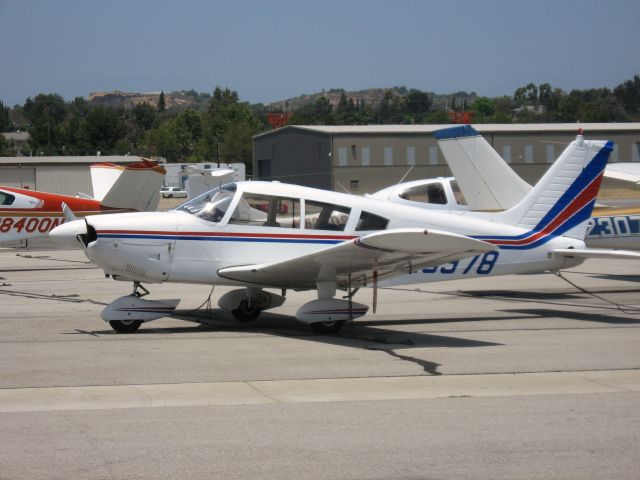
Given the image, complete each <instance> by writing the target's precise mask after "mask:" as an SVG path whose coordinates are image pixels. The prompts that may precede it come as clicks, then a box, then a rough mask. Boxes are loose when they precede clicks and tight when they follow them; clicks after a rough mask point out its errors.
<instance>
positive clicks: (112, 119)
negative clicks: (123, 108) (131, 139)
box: [86, 107, 126, 154]
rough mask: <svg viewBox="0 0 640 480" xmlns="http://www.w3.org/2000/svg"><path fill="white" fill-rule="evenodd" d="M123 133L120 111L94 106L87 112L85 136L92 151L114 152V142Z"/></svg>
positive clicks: (124, 131)
mask: <svg viewBox="0 0 640 480" xmlns="http://www.w3.org/2000/svg"><path fill="white" fill-rule="evenodd" d="M125 134H126V129H125V125H124V121H123V118H122V112H120V111H118V110H114V109H113V108H107V107H95V108H93V109H91V111H89V113H88V114H87V120H86V135H87V137H86V138H87V143H88V147H89V149H91V150H92V151H94V152H97V151H99V152H101V153H104V154H110V153H116V144H117V143H118V141H119V140H120V139H122V137H124V136H125ZM122 153H125V152H122Z"/></svg>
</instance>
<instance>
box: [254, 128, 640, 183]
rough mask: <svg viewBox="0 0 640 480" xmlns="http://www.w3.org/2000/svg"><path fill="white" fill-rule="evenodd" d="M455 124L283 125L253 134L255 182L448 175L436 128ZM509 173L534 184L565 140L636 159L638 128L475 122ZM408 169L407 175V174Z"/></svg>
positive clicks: (616, 157)
mask: <svg viewBox="0 0 640 480" xmlns="http://www.w3.org/2000/svg"><path fill="white" fill-rule="evenodd" d="M452 126H454V125H356V126H322V125H290V126H286V127H282V128H278V129H276V130H272V131H270V132H266V133H262V134H260V135H256V136H255V137H253V171H254V178H255V179H261V180H280V181H282V182H287V183H295V184H299V185H306V186H310V187H316V188H323V189H327V190H344V189H347V190H349V191H350V192H353V193H356V194H363V193H372V192H374V191H377V190H379V189H381V188H384V187H387V186H389V185H393V184H395V183H398V182H399V181H400V180H401V179H403V177H404V176H405V175H406V178H405V180H407V181H408V180H416V179H421V178H432V177H438V176H448V175H451V173H450V171H449V167H448V166H447V164H446V162H445V161H444V158H443V157H442V154H441V153H440V151H439V149H438V144H437V143H436V140H435V138H434V136H433V132H434V131H435V130H439V129H442V128H447V127H452ZM474 128H475V129H476V130H477V131H478V132H479V133H480V134H481V135H483V136H484V137H485V138H486V139H487V141H488V142H489V143H490V144H491V145H493V147H494V148H495V149H496V151H497V152H498V153H499V154H500V155H501V156H502V158H504V159H505V160H506V161H507V162H508V163H510V164H511V166H512V167H513V168H514V170H515V171H516V172H517V173H518V174H519V175H520V176H521V177H523V178H524V179H525V180H526V181H527V182H529V183H532V184H533V183H535V182H536V181H537V180H538V179H539V178H540V177H541V176H542V174H543V173H544V172H545V171H546V170H547V168H548V166H549V164H550V163H553V161H554V160H555V159H556V158H557V157H558V156H559V155H560V153H561V152H562V151H563V150H564V148H565V146H566V145H567V144H568V143H569V142H571V141H572V140H573V139H574V138H575V136H576V133H577V131H578V129H579V128H582V129H584V135H585V138H588V139H599V140H613V141H614V142H615V150H614V152H613V153H612V155H611V158H610V160H609V161H610V162H640V123H581V124H576V123H562V124H557V123H556V124H477V125H474ZM407 172H409V174H408V175H407Z"/></svg>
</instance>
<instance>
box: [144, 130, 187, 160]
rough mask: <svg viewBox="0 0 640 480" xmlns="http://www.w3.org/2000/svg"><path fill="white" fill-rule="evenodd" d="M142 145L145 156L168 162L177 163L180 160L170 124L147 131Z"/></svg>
mask: <svg viewBox="0 0 640 480" xmlns="http://www.w3.org/2000/svg"><path fill="white" fill-rule="evenodd" d="M142 143H143V148H144V150H145V152H146V155H147V156H159V157H164V158H166V159H167V160H168V161H169V162H177V161H178V160H179V159H180V148H179V146H178V142H177V140H176V137H175V134H174V132H173V131H172V129H171V125H170V122H165V123H162V124H160V125H158V126H157V127H154V128H152V129H150V130H147V132H146V133H145V135H144V139H143V141H142Z"/></svg>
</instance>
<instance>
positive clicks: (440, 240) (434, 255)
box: [218, 228, 495, 290]
mask: <svg viewBox="0 0 640 480" xmlns="http://www.w3.org/2000/svg"><path fill="white" fill-rule="evenodd" d="M491 250H495V246H494V245H491V244H490V243H487V242H483V241H481V240H475V239H473V238H470V237H466V236H464V235H458V234H455V233H449V232H444V231H440V230H425V229H422V228H403V229H394V230H386V231H382V232H375V233H370V234H368V235H364V236H362V237H359V238H356V239H353V240H349V241H346V242H343V243H340V244H337V245H334V246H331V247H328V248H325V249H322V250H319V251H316V252H313V253H310V254H305V255H301V256H298V257H295V258H291V259H288V260H284V261H280V262H272V263H263V264H255V265H242V266H235V267H227V268H223V269H220V270H219V271H218V275H220V277H222V278H226V279H229V280H233V281H237V282H242V283H248V284H254V285H260V286H264V287H277V288H293V289H296V290H308V289H314V288H316V284H317V282H320V281H337V284H338V286H341V287H342V288H344V287H346V285H347V284H350V285H351V287H359V286H366V285H368V284H369V283H370V282H371V279H372V277H373V272H374V271H376V272H378V278H384V277H391V276H395V275H400V274H405V273H410V272H412V271H415V270H417V269H420V268H424V267H428V266H432V265H440V264H443V263H447V262H451V261H454V260H459V259H461V258H466V257H471V256H473V255H479V254H482V253H485V252H489V251H491Z"/></svg>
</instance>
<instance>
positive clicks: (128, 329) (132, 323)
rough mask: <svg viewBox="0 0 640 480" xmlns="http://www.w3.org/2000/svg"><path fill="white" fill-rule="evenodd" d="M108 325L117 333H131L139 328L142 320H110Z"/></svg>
mask: <svg viewBox="0 0 640 480" xmlns="http://www.w3.org/2000/svg"><path fill="white" fill-rule="evenodd" d="M109 325H111V328H113V329H114V330H115V331H116V332H118V333H133V332H135V331H136V330H138V328H140V325H142V320H110V321H109Z"/></svg>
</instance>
